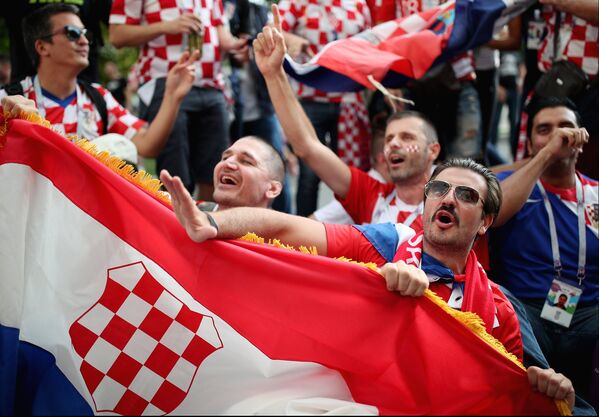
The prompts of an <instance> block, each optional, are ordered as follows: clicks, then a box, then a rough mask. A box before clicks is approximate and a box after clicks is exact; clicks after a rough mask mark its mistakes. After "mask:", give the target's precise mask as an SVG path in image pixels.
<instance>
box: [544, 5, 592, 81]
mask: <svg viewBox="0 0 599 417" xmlns="http://www.w3.org/2000/svg"><path fill="white" fill-rule="evenodd" d="M555 17H556V13H555V11H554V9H553V6H543V18H544V19H545V25H546V27H547V36H545V39H544V40H543V43H542V44H541V48H540V49H539V69H540V70H541V71H543V72H545V71H548V70H549V68H551V63H552V61H553V38H554V36H555ZM598 32H599V26H596V25H592V24H590V23H588V22H587V21H586V20H584V19H581V18H579V17H576V16H573V15H571V14H569V13H566V14H565V15H564V17H563V19H562V22H561V24H560V37H559V40H560V47H561V48H560V49H562V51H561V55H563V57H564V58H565V59H567V60H568V61H572V62H574V63H575V64H576V65H578V66H579V67H580V68H581V69H582V70H583V71H584V72H585V73H587V74H588V75H590V76H595V75H597V72H598V71H599V44H598V42H599V38H598ZM559 57H560V54H558V59H559Z"/></svg>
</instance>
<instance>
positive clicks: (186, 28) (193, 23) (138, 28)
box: [108, 13, 202, 48]
mask: <svg viewBox="0 0 599 417" xmlns="http://www.w3.org/2000/svg"><path fill="white" fill-rule="evenodd" d="M201 25H202V23H201V21H200V18H199V17H198V16H196V15H195V14H193V13H185V14H182V15H181V16H179V17H177V18H176V19H173V20H164V21H160V22H155V23H150V24H145V25H130V24H116V23H112V24H110V25H109V27H108V38H109V40H110V43H112V44H113V45H114V46H115V47H116V48H122V47H125V46H132V47H138V46H142V45H144V44H146V43H148V42H150V41H151V40H152V39H155V38H157V37H158V36H160V35H176V34H180V33H191V32H192V31H194V32H197V31H198V30H199V29H200V27H201Z"/></svg>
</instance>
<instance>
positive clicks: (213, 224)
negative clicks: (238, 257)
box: [204, 212, 218, 233]
mask: <svg viewBox="0 0 599 417" xmlns="http://www.w3.org/2000/svg"><path fill="white" fill-rule="evenodd" d="M204 214H205V215H206V217H208V221H209V222H210V226H212V227H214V228H215V229H216V233H218V224H216V221H215V220H214V217H212V216H211V215H210V214H208V213H207V212H204Z"/></svg>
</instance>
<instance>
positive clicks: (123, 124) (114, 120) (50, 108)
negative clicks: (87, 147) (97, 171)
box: [0, 77, 146, 140]
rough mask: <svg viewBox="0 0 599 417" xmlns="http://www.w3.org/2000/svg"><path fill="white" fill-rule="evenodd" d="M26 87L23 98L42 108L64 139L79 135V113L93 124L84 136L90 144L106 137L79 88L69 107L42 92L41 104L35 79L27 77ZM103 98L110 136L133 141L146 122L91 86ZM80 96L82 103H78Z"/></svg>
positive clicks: (0, 92) (0, 94)
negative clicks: (112, 134) (83, 113)
mask: <svg viewBox="0 0 599 417" xmlns="http://www.w3.org/2000/svg"><path fill="white" fill-rule="evenodd" d="M21 86H22V87H23V95H24V96H25V97H27V98H28V99H30V100H33V101H35V102H36V104H37V106H38V108H39V107H42V108H43V109H44V111H45V113H46V114H45V118H46V119H47V120H48V121H49V122H50V123H51V124H52V127H53V128H54V130H56V131H57V132H59V133H61V134H63V135H75V134H77V125H78V123H79V120H81V118H80V116H79V112H82V111H83V112H86V114H88V115H89V117H91V118H92V120H91V123H86V127H85V130H83V131H82V135H83V136H84V137H85V138H86V139H88V140H94V139H95V138H97V137H98V136H101V135H102V134H103V126H102V117H101V116H100V113H99V112H98V110H97V109H96V108H95V106H94V103H93V102H92V99H91V98H90V97H88V96H87V94H85V91H83V89H82V88H81V87H80V86H77V90H78V92H79V94H77V93H76V92H75V93H73V95H72V97H70V98H69V99H68V100H67V102H66V103H59V102H58V99H57V98H55V97H52V96H51V95H50V94H46V93H44V92H42V96H43V97H42V98H41V101H40V100H39V98H38V97H36V94H35V88H34V87H33V78H32V77H26V78H25V79H23V80H22V81H21ZM92 86H93V87H94V88H95V89H96V90H98V92H99V93H100V94H101V95H102V97H103V98H104V101H105V102H106V112H107V116H108V128H107V129H106V132H107V133H118V134H120V135H123V136H125V137H127V138H128V139H131V138H132V137H133V136H135V135H136V134H137V132H138V130H139V129H140V128H142V127H143V126H144V125H145V124H146V122H145V121H143V120H141V119H138V118H137V117H135V116H134V115H133V114H131V113H130V112H129V111H128V110H127V109H125V108H124V107H123V106H121V105H120V104H119V102H118V101H116V99H115V98H114V97H113V96H112V94H110V91H108V90H107V89H105V88H104V87H102V86H101V85H100V84H92ZM4 96H6V91H5V90H0V98H2V97H4ZM77 96H79V97H80V99H81V102H80V103H78V102H77Z"/></svg>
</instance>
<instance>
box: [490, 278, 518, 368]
mask: <svg viewBox="0 0 599 417" xmlns="http://www.w3.org/2000/svg"><path fill="white" fill-rule="evenodd" d="M491 288H492V290H493V301H494V302H495V306H496V307H497V320H498V321H499V327H496V328H494V329H493V336H494V337H495V338H496V339H498V340H499V341H500V342H501V343H503V346H505V348H506V349H507V351H508V352H510V353H513V354H514V355H516V357H517V358H518V360H519V361H520V362H522V361H523V359H524V353H523V351H522V335H521V334H520V322H519V321H518V316H517V315H516V312H515V311H514V307H512V303H510V300H508V299H507V297H506V296H505V295H504V294H503V293H502V292H501V290H500V289H499V287H498V286H497V285H495V284H491Z"/></svg>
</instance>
